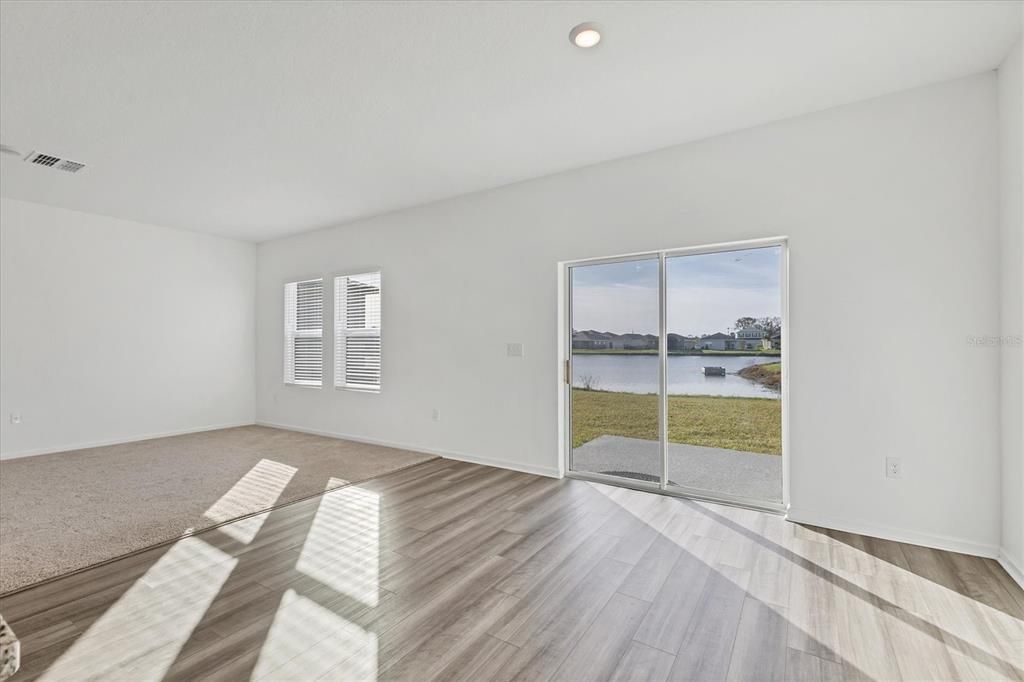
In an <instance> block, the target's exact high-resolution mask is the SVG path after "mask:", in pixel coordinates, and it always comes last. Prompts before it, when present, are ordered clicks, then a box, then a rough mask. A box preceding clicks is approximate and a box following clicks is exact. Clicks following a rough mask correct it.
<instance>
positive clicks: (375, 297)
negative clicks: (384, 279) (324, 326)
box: [334, 272, 380, 391]
mask: <svg viewBox="0 0 1024 682" xmlns="http://www.w3.org/2000/svg"><path fill="white" fill-rule="evenodd" d="M334 385H335V387H337V388H351V389H356V390H362V391H379V390H380V273H379V272H366V273H363V274H359V275H343V276H341V277H335V278H334Z"/></svg>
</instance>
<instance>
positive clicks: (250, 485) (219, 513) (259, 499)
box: [205, 459, 298, 544]
mask: <svg viewBox="0 0 1024 682" xmlns="http://www.w3.org/2000/svg"><path fill="white" fill-rule="evenodd" d="M296 471H298V469H296V468H295V467H293V466H288V465H287V464H281V463H280V462H274V461H272V460H269V459H261V460H260V461H259V462H257V463H256V464H255V465H254V466H253V467H252V469H250V470H249V471H248V472H246V474H245V476H243V477H242V478H240V479H239V480H238V482H237V483H235V484H234V485H233V486H231V490H229V491H227V492H226V493H224V495H222V496H221V498H220V499H219V500H217V501H216V502H214V503H213V506H212V507H210V508H209V509H208V510H207V511H206V514H205V516H206V518H208V519H209V520H210V521H213V522H214V523H223V522H224V521H229V520H231V519H234V518H238V517H239V516H243V515H245V514H250V513H252V512H254V511H259V510H262V509H267V508H269V507H272V506H273V505H274V503H275V502H277V500H278V498H279V497H280V496H281V493H282V492H284V489H285V486H287V485H288V482H289V481H291V480H292V476H294V475H295V472H296ZM266 518H267V517H266V515H265V514H260V515H257V516H250V517H249V518H246V519H241V520H239V521H236V522H235V523H232V524H229V525H226V526H222V527H221V529H220V530H221V531H222V532H223V533H224V534H226V535H228V536H230V537H232V538H234V539H235V540H238V541H239V542H242V543H245V544H249V543H250V542H252V540H253V538H254V537H256V534H257V533H259V532H260V528H261V527H262V526H263V522H264V521H265V520H266Z"/></svg>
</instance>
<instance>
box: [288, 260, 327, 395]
mask: <svg viewBox="0 0 1024 682" xmlns="http://www.w3.org/2000/svg"><path fill="white" fill-rule="evenodd" d="M323 335H324V281H323V280H322V279H308V280H305V281H303V282H289V283H288V284H285V285H284V382H285V383H286V384H300V385H303V386H320V385H321V384H322V382H323V373H324V339H323Z"/></svg>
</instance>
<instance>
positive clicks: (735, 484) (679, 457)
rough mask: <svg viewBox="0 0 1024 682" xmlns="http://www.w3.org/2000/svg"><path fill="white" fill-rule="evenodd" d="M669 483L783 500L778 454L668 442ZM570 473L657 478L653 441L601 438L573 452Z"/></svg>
mask: <svg viewBox="0 0 1024 682" xmlns="http://www.w3.org/2000/svg"><path fill="white" fill-rule="evenodd" d="M667 454H668V480H669V484H671V485H681V486H686V487H688V488H699V489H701V490H708V491H712V492H720V493H727V494H729V495H738V496H740V497H747V498H751V499H755V500H764V501H767V502H781V501H782V457H780V456H779V455H763V454H761V453H757V452H743V451H740V450H726V449H724V448H708V447H704V446H701V445H683V444H680V443H669V444H668V452H667ZM572 457H573V463H572V468H573V470H575V471H582V472H590V473H600V474H609V475H613V476H623V477H626V478H633V479H639V480H646V481H657V480H658V477H659V475H660V474H659V470H660V462H659V458H660V451H659V448H658V443H657V441H650V440H642V439H640V438H625V437H623V436H600V437H598V438H595V439H594V440H592V441H589V442H587V443H584V444H583V445H581V446H580V447H578V448H575V449H574V450H573V452H572Z"/></svg>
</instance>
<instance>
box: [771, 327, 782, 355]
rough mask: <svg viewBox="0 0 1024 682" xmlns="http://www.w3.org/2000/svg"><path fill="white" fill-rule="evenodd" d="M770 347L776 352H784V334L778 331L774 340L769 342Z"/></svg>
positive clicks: (773, 335)
mask: <svg viewBox="0 0 1024 682" xmlns="http://www.w3.org/2000/svg"><path fill="white" fill-rule="evenodd" d="M768 347H769V348H774V349H775V350H782V332H781V331H777V332H775V333H774V334H772V338H771V339H769V340H768Z"/></svg>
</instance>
